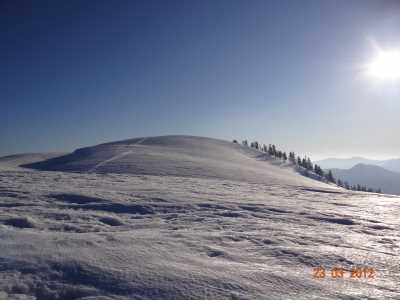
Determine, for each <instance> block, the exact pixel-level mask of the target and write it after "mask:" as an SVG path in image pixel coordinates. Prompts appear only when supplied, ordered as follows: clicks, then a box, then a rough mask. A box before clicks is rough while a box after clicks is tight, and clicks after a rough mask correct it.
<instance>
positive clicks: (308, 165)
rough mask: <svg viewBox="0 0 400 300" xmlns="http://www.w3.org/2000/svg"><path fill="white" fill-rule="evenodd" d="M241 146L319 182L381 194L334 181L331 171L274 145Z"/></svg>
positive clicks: (245, 141)
mask: <svg viewBox="0 0 400 300" xmlns="http://www.w3.org/2000/svg"><path fill="white" fill-rule="evenodd" d="M233 143H235V144H239V142H238V141H237V140H233ZM242 145H243V146H245V147H250V148H254V149H256V150H258V151H261V152H264V153H266V154H268V155H269V156H271V157H275V158H277V159H281V160H283V161H288V162H290V163H292V164H293V165H296V166H299V167H301V168H303V170H304V175H305V176H310V172H312V173H314V174H316V175H317V176H318V178H319V179H320V180H322V181H325V182H329V183H333V184H336V185H338V186H340V187H342V188H345V189H347V190H351V191H360V192H370V193H382V190H381V189H373V188H370V187H366V186H363V185H360V184H354V185H351V184H350V183H348V182H347V181H343V180H341V179H340V178H338V179H336V178H335V177H334V176H333V174H332V171H331V170H328V172H325V171H324V170H323V169H322V168H321V167H320V166H319V165H317V164H314V163H313V162H312V161H311V159H310V158H309V157H307V156H304V157H303V158H301V157H300V156H296V153H295V152H289V154H287V153H286V152H285V151H282V150H279V149H277V147H276V146H275V145H274V144H269V145H268V146H267V145H266V144H261V143H259V142H257V141H254V142H251V143H250V144H249V142H248V141H247V140H243V141H242Z"/></svg>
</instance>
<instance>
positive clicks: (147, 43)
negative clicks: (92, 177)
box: [0, 0, 400, 158]
mask: <svg viewBox="0 0 400 300" xmlns="http://www.w3.org/2000/svg"><path fill="white" fill-rule="evenodd" d="M399 16H400V4H399V3H398V2H396V1H368V0H360V1H349V0H335V1H319V0H316V1H290V0H289V1H244V0H243V1H233V0H228V1H200V0H199V1H197V0H194V1H144V0H143V1H122V0H120V1H100V0H99V1H40V0H35V1H19V0H17V1H14V0H8V1H1V2H0V25H1V26H0V38H1V44H0V55H1V56H0V101H1V110H0V155H6V154H12V153H21V152H37V151H69V150H73V149H75V148H77V147H82V146H88V145H93V144H97V143H100V142H107V141H113V140H119V139H125V138H131V137H138V136H149V135H163V134H191V135H202V136H211V137H217V138H225V139H232V138H237V139H244V138H247V139H249V140H252V139H258V140H259V141H262V142H266V143H272V142H273V143H276V144H277V145H279V146H280V147H281V148H284V149H285V150H295V151H296V152H299V153H308V154H311V155H314V157H315V158H320V157H324V156H330V155H337V156H346V155H367V156H372V157H374V156H375V157H386V156H400V139H399V138H398V136H399V133H400V119H399V116H400V92H399V90H400V89H399V84H400V83H399V82H397V83H393V82H392V83H391V84H387V83H377V82H372V81H371V80H370V78H365V76H364V74H362V72H361V69H360V68H361V67H360V66H362V64H364V63H365V61H367V60H368V59H369V58H370V56H371V55H372V53H373V49H372V46H371V40H375V41H377V42H379V43H380V45H382V46H383V47H398V46H400V17H399Z"/></svg>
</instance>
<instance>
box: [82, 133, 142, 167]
mask: <svg viewBox="0 0 400 300" xmlns="http://www.w3.org/2000/svg"><path fill="white" fill-rule="evenodd" d="M145 140H146V138H142V139H140V140H139V141H137V142H136V143H134V144H132V146H134V145H139V144H141V143H143V142H144V141H145ZM132 153H133V151H132V150H130V151H126V152H123V153H119V154H117V155H115V156H113V157H111V158H109V159H107V160H105V161H102V162H100V163H98V164H96V165H95V166H94V167H93V168H91V169H90V170H89V171H88V172H89V173H93V172H95V171H96V170H97V169H98V168H100V167H102V166H105V165H106V164H108V163H110V162H112V161H114V160H117V159H121V158H123V157H124V156H127V155H129V154H132Z"/></svg>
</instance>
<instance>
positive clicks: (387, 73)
mask: <svg viewBox="0 0 400 300" xmlns="http://www.w3.org/2000/svg"><path fill="white" fill-rule="evenodd" d="M366 71H367V74H368V75H370V76H372V77H375V78H377V79H381V80H399V79H400V49H391V50H381V49H380V50H378V52H377V54H376V57H375V58H374V59H373V60H372V61H371V62H370V63H368V64H367V66H366Z"/></svg>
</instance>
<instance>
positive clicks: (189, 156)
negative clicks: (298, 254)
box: [25, 135, 331, 188]
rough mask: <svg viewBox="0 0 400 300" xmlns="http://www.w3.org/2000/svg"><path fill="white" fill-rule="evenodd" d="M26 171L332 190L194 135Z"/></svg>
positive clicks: (130, 144) (119, 146) (126, 145)
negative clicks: (191, 179) (159, 177)
mask: <svg viewBox="0 0 400 300" xmlns="http://www.w3.org/2000/svg"><path fill="white" fill-rule="evenodd" d="M25 167H29V168H34V169H39V170H47V171H69V172H89V173H119V174H140V175H162V176H180V177H194V178H216V179H227V180H236V181H245V182H254V183H268V184H287V185H297V186H298V185H302V186H309V187H324V188H327V187H331V186H328V185H326V184H324V183H321V182H318V181H315V180H312V179H309V178H305V177H304V176H301V175H300V174H298V173H297V172H295V171H294V169H293V167H292V166H290V165H289V164H284V163H283V162H282V161H280V160H276V159H273V158H271V157H269V156H268V155H267V154H265V153H263V152H260V151H258V150H255V149H252V148H248V147H244V146H242V145H238V144H235V143H232V142H228V141H223V140H217V139H212V138H205V137H194V136H178V135H175V136H159V137H147V138H135V139H130V140H124V141H118V142H112V143H105V144H100V145H97V146H92V147H86V148H81V149H78V150H76V151H74V152H73V153H71V154H67V155H64V156H60V157H56V158H52V159H48V160H45V161H42V162H37V163H33V164H27V165H25Z"/></svg>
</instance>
